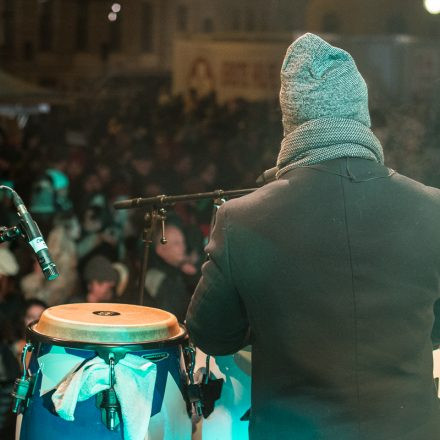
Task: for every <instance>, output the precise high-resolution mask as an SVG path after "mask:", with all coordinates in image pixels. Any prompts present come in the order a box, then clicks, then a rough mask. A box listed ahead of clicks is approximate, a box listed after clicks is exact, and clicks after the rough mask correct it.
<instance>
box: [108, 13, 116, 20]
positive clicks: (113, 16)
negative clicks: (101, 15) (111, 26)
mask: <svg viewBox="0 0 440 440" xmlns="http://www.w3.org/2000/svg"><path fill="white" fill-rule="evenodd" d="M117 18H118V14H115V13H114V12H110V14H108V19H109V20H110V21H116V19H117Z"/></svg>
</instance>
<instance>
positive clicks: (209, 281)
mask: <svg viewBox="0 0 440 440" xmlns="http://www.w3.org/2000/svg"><path fill="white" fill-rule="evenodd" d="M205 250H206V252H207V254H208V261H207V262H206V263H205V264H204V265H203V267H202V277H201V279H200V281H199V284H198V285H197V287H196V290H195V293H194V295H193V297H192V299H191V303H190V306H189V309H188V313H187V316H186V325H187V328H188V332H189V336H190V339H191V340H192V342H194V344H195V345H196V346H198V347H199V348H200V349H201V350H203V351H204V352H205V353H207V354H211V355H225V354H230V353H235V352H236V351H238V350H240V349H241V348H243V347H244V346H245V345H247V343H248V341H247V337H248V333H249V322H248V319H247V315H246V311H245V308H244V304H243V302H242V300H241V298H240V296H239V293H238V291H237V289H236V288H235V285H234V281H233V277H232V274H231V267H230V256H231V254H230V252H231V250H230V248H229V244H228V226H227V218H226V205H223V206H222V207H221V208H220V209H219V211H218V213H217V219H216V224H215V227H214V230H213V233H212V237H211V240H210V242H209V244H208V245H207V246H206V249H205Z"/></svg>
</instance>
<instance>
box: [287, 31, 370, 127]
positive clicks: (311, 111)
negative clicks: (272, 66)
mask: <svg viewBox="0 0 440 440" xmlns="http://www.w3.org/2000/svg"><path fill="white" fill-rule="evenodd" d="M280 105H281V110H282V114H283V127H284V135H287V134H288V133H290V132H291V131H293V130H294V129H295V128H296V127H297V126H298V125H300V124H302V123H304V122H306V121H310V120H312V119H319V118H323V117H333V118H337V117H340V118H346V119H354V120H357V121H359V122H361V123H362V124H364V125H366V126H367V127H370V125H371V122H370V115H369V111H368V90H367V85H366V84H365V81H364V79H363V77H362V75H361V74H360V73H359V71H358V69H357V67H356V63H355V62H354V60H353V58H352V56H351V55H350V54H349V53H348V52H346V51H345V50H343V49H339V48H337V47H334V46H332V45H331V44H329V43H327V42H326V41H324V40H323V39H322V38H320V37H318V36H317V35H314V34H311V33H306V34H304V35H303V36H301V37H299V38H298V39H297V40H295V41H294V42H293V43H292V44H291V45H290V47H289V48H288V49H287V53H286V56H285V58H284V61H283V65H282V68H281V89H280Z"/></svg>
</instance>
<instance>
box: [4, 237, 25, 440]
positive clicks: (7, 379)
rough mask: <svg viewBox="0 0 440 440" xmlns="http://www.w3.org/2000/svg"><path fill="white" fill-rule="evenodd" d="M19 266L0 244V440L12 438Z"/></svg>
mask: <svg viewBox="0 0 440 440" xmlns="http://www.w3.org/2000/svg"><path fill="white" fill-rule="evenodd" d="M17 274H18V263H17V260H16V258H15V256H14V254H13V253H12V252H11V251H10V250H9V249H8V247H7V246H6V244H5V243H4V244H2V245H0V438H2V439H12V438H13V433H14V427H15V417H14V415H13V414H12V411H11V404H12V400H11V392H12V389H13V385H14V381H15V379H16V378H17V377H18V376H19V374H20V365H19V362H18V360H17V358H16V357H15V356H14V351H13V343H14V341H15V340H16V338H17V337H18V334H19V328H18V322H19V316H20V313H21V311H22V309H23V299H22V297H21V295H20V294H19V292H17V291H16V289H15V283H14V277H15V276H16V275H17Z"/></svg>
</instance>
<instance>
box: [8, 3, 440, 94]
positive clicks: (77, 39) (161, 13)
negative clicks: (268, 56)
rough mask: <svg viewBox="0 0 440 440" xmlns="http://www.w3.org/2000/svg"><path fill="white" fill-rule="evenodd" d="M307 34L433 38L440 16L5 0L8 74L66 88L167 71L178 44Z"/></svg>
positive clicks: (378, 7)
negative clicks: (112, 78) (179, 40)
mask: <svg viewBox="0 0 440 440" xmlns="http://www.w3.org/2000/svg"><path fill="white" fill-rule="evenodd" d="M302 31H313V32H318V33H330V34H341V35H371V34H374V35H377V34H380V35H382V34H411V35H415V36H419V37H429V38H432V37H439V36H440V17H439V16H430V15H429V14H428V13H427V12H426V11H425V10H424V8H423V2H422V0H387V1H383V0H369V1H365V0H240V1H236V0H0V62H1V66H2V68H4V69H6V70H7V71H9V72H12V73H14V74H16V75H18V76H20V77H21V78H23V79H25V80H29V81H32V82H35V83H38V84H41V85H45V86H51V87H57V88H60V89H66V90H75V89H76V88H79V87H81V86H82V85H84V83H86V84H87V81H88V80H93V79H95V78H103V77H108V76H118V75H120V76H130V75H132V76H135V75H151V74H158V73H159V74H162V73H169V72H171V70H172V60H173V59H174V58H175V57H173V48H174V47H175V44H174V42H175V40H176V39H188V37H191V38H192V39H194V36H195V35H197V38H199V39H200V38H201V39H203V38H205V39H208V40H209V39H210V40H212V39H215V40H219V41H220V40H231V39H232V38H235V37H236V38H238V39H240V40H243V39H246V40H249V41H262V42H264V41H265V40H266V41H268V40H273V38H274V35H275V34H283V35H285V36H286V41H288V40H289V39H291V38H292V36H293V35H295V33H297V32H302ZM283 39H284V37H283Z"/></svg>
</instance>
